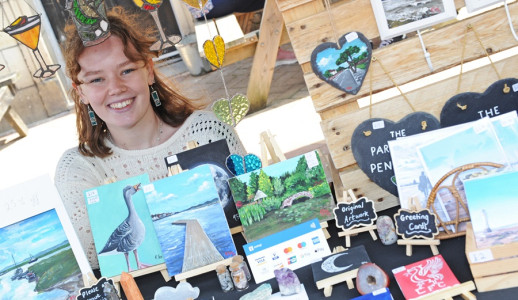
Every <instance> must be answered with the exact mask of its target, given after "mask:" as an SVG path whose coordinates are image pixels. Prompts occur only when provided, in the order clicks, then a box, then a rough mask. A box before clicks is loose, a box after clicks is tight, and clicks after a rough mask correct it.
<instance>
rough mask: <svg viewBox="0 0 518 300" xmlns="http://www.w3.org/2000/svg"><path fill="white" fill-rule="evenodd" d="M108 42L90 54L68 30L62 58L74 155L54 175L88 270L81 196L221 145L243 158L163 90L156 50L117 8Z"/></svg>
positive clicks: (88, 237)
mask: <svg viewBox="0 0 518 300" xmlns="http://www.w3.org/2000/svg"><path fill="white" fill-rule="evenodd" d="M108 21H109V24H110V36H109V37H108V38H107V39H106V40H105V41H103V42H101V43H99V44H97V45H94V46H89V47H84V46H83V43H82V41H81V39H80V37H79V35H78V33H77V31H76V29H75V27H74V26H73V25H69V26H67V28H66V33H67V41H66V47H65V57H66V64H67V73H68V76H69V77H70V78H71V80H72V86H73V89H72V90H71V96H72V98H73V99H74V102H75V112H76V115H77V120H76V125H77V131H78V136H79V145H78V147H75V148H72V149H69V150H67V151H66V152H65V153H64V154H63V156H62V157H61V159H60V161H59V163H58V166H57V169H56V174H55V184H56V186H57V188H58V190H59V192H60V195H61V198H62V199H63V202H64V204H65V207H66V209H67V211H68V214H69V216H70V218H71V220H72V223H73V225H74V227H75V230H76V232H77V234H78V235H79V238H80V240H81V242H82V245H83V248H84V250H85V252H86V254H87V256H88V259H89V261H90V264H91V266H92V268H94V269H95V268H98V261H97V256H96V251H95V247H94V243H93V237H92V234H91V230H90V224H89V221H88V215H87V211H86V206H85V200H84V197H83V191H84V190H86V189H90V188H93V187H96V186H99V185H103V184H105V183H108V182H113V181H118V180H123V179H126V178H129V177H133V176H137V175H140V174H144V173H147V174H149V177H150V180H151V181H155V180H157V179H161V178H164V177H166V176H167V168H166V166H165V163H164V158H165V157H167V156H170V155H172V154H175V153H178V152H181V151H183V150H185V146H186V144H187V143H188V142H189V141H195V142H197V143H198V144H199V145H203V144H208V143H210V142H213V141H217V140H220V139H226V140H227V144H228V146H229V149H230V152H231V153H237V154H240V155H244V154H245V151H244V149H243V146H242V144H241V142H240V140H239V137H238V136H237V134H236V132H235V131H234V130H233V128H232V127H231V126H228V125H226V124H225V123H223V122H221V121H220V120H218V119H217V118H216V117H215V116H214V114H213V113H212V112H210V111H203V110H197V109H198V107H197V106H196V105H194V104H193V102H192V101H191V100H189V99H187V98H185V97H183V96H181V95H180V94H179V93H177V92H176V91H175V90H174V89H173V87H171V86H169V85H167V84H166V78H164V77H162V75H160V74H159V73H158V72H157V71H156V70H155V69H154V67H153V61H152V57H154V56H156V54H155V53H153V52H151V51H150V50H149V47H150V46H151V45H152V44H153V43H154V42H155V39H154V38H152V36H153V35H151V34H150V33H149V32H144V30H143V29H142V28H141V27H139V26H138V25H139V24H138V20H135V19H134V18H133V17H132V16H129V15H128V14H127V12H124V11H123V10H122V9H121V8H114V9H113V10H112V11H111V12H109V13H108Z"/></svg>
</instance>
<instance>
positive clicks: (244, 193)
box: [228, 151, 335, 242]
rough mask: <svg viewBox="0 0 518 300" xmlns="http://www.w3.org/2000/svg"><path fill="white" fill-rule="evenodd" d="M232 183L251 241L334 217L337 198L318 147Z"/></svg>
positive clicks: (240, 215)
mask: <svg viewBox="0 0 518 300" xmlns="http://www.w3.org/2000/svg"><path fill="white" fill-rule="evenodd" d="M228 183H229V185H230V190H231V191H232V196H233V198H234V202H235V204H236V208H237V211H238V213H239V217H240V219H241V223H242V225H243V230H244V235H245V237H246V240H247V241H248V242H252V241H255V240H258V239H260V238H263V237H265V236H268V235H271V234H273V233H276V232H279V231H282V230H284V229H286V228H289V227H292V226H294V225H297V224H300V223H303V222H306V221H308V220H311V219H314V218H318V219H319V220H320V221H327V220H331V219H333V213H332V211H333V208H334V207H335V202H334V199H333V195H332V194H331V189H330V187H329V184H328V183H327V180H326V174H325V173H324V168H323V167H322V162H321V160H320V157H319V155H318V153H317V152H316V151H312V152H308V153H306V154H303V155H300V156H297V157H293V158H291V159H288V160H285V161H281V162H279V163H276V164H273V165H270V166H267V167H264V168H262V169H260V170H256V171H253V172H250V173H246V174H243V175H239V176H236V177H234V178H230V179H229V181H228Z"/></svg>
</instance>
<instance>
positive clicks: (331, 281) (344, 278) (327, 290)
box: [316, 246, 358, 297]
mask: <svg viewBox="0 0 518 300" xmlns="http://www.w3.org/2000/svg"><path fill="white" fill-rule="evenodd" d="M345 250H346V249H345V248H344V247H342V246H338V247H335V248H334V249H333V254H337V253H340V252H343V251H345ZM357 275H358V269H354V270H351V271H348V272H345V273H341V274H338V275H335V276H332V277H328V278H326V279H322V280H319V281H317V282H316V284H317V289H319V290H321V289H324V296H326V297H331V294H332V293H333V286H334V285H335V284H339V283H342V282H345V283H347V288H348V289H350V290H352V289H354V282H353V280H354V279H355V278H356V276H357Z"/></svg>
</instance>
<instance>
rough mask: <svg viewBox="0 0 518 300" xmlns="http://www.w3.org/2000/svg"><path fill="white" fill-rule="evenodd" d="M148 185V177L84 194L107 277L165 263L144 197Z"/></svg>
mask: <svg viewBox="0 0 518 300" xmlns="http://www.w3.org/2000/svg"><path fill="white" fill-rule="evenodd" d="M148 183H149V176H148V175H147V174H142V175H139V176H135V177H131V178H127V179H124V180H121V181H117V182H114V183H110V184H105V185H101V186H98V187H95V188H92V189H89V190H86V191H84V197H85V200H86V209H87V211H88V218H89V219H90V225H91V227H92V234H93V237H94V244H95V249H96V252H97V258H98V259H99V267H100V269H101V275H102V276H104V277H113V276H118V275H120V274H121V273H122V272H132V271H136V270H142V269H145V268H147V267H151V266H155V265H158V264H162V263H164V259H163V258H162V251H161V250H160V245H159V244H158V239H157V236H156V234H155V229H154V227H153V223H152V221H151V215H150V214H149V209H148V206H147V204H146V198H145V197H144V193H142V186H144V185H146V184H148ZM142 273H145V272H142Z"/></svg>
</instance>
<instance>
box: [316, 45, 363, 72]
mask: <svg viewBox="0 0 518 300" xmlns="http://www.w3.org/2000/svg"><path fill="white" fill-rule="evenodd" d="M349 46H358V47H360V52H359V53H358V54H355V55H354V56H355V57H356V56H358V55H360V54H361V53H362V52H363V51H367V45H365V43H364V42H363V41H362V40H361V39H355V40H353V41H352V42H349V43H347V44H346V47H349ZM342 52H343V51H342V49H335V48H327V49H325V50H323V51H321V52H319V53H318V54H317V57H316V63H317V66H318V68H319V70H320V71H321V72H325V71H326V70H329V69H337V68H338V65H337V64H336V63H335V62H336V60H337V59H338V57H340V53H342ZM341 66H343V67H345V68H346V67H347V63H343V64H342V65H341Z"/></svg>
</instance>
